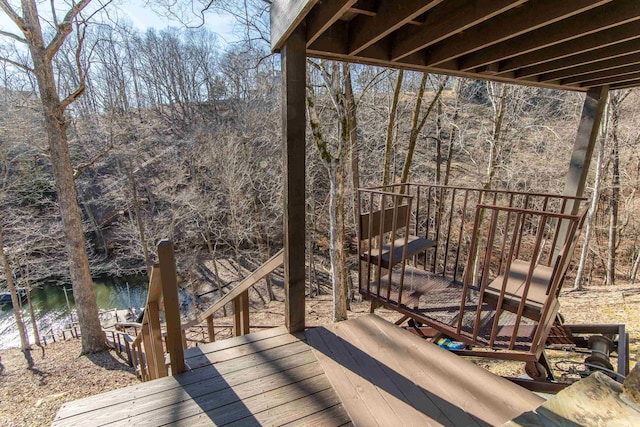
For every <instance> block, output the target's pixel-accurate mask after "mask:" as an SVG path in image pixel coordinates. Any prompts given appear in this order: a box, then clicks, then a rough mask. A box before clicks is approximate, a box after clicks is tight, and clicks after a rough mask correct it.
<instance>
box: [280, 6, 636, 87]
mask: <svg viewBox="0 0 640 427" xmlns="http://www.w3.org/2000/svg"><path fill="white" fill-rule="evenodd" d="M299 25H302V26H304V30H305V32H306V46H307V55H308V56H312V57H317V58H325V59H334V60H339V61H349V62H356V63H363V64H371V65H380V66H387V67H394V68H404V69H411V70H418V71H428V72H432V73H438V74H448V75H455V76H462V77H470V78H477V79H483V80H496V81H503V82H508V83H517V84H525V85H533V86H542V87H550V88H560V89H568V90H576V91H586V90H588V89H589V88H592V87H598V86H605V85H609V87H610V88H611V89H612V90H613V89H622V88H629V87H634V86H638V85H640V0H274V1H273V3H272V8H271V37H272V49H273V50H274V51H278V50H279V49H280V48H281V47H282V44H283V43H284V41H285V40H286V38H287V37H288V35H289V34H291V32H292V31H293V29H295V28H296V27H298V26H299Z"/></svg>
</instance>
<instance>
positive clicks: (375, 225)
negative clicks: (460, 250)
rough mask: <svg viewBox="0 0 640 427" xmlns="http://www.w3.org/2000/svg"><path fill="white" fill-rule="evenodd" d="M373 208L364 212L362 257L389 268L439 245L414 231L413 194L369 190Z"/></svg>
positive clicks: (360, 227)
mask: <svg viewBox="0 0 640 427" xmlns="http://www.w3.org/2000/svg"><path fill="white" fill-rule="evenodd" d="M368 196H369V198H370V199H369V200H368V203H366V204H367V205H368V206H369V207H370V210H369V211H368V212H366V213H363V214H361V215H360V224H359V228H358V238H359V251H360V260H361V261H363V262H365V263H367V264H368V265H371V266H378V267H380V268H383V269H385V270H389V269H391V268H393V266H394V265H397V264H398V263H400V262H402V261H406V260H407V259H411V258H412V257H413V256H415V255H417V254H419V253H421V252H424V251H426V250H427V249H428V248H430V247H433V246H434V245H435V243H436V242H435V241H433V240H429V239H426V238H424V237H418V236H416V235H413V234H412V233H411V204H412V201H413V197H411V196H406V195H402V194H397V193H385V192H376V191H370V192H368Z"/></svg>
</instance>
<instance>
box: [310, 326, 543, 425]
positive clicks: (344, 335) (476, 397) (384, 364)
mask: <svg viewBox="0 0 640 427" xmlns="http://www.w3.org/2000/svg"><path fill="white" fill-rule="evenodd" d="M306 335H307V340H308V342H309V345H311V346H312V347H313V348H314V349H315V352H316V354H317V356H318V360H320V364H321V365H322V367H323V368H324V370H325V372H326V374H327V376H328V377H329V380H330V381H331V384H332V385H333V387H334V388H335V390H336V392H337V393H338V396H340V399H341V401H342V403H343V404H344V406H345V409H346V410H347V412H348V413H349V416H350V417H351V420H352V421H353V423H354V424H355V425H360V426H374V425H380V426H409V425H415V426H440V425H444V426H487V425H502V424H503V423H505V422H507V421H509V420H511V419H512V418H514V417H517V416H519V415H520V414H523V413H526V412H529V411H533V410H534V409H535V408H537V407H538V406H539V405H540V404H542V403H543V402H544V401H543V400H542V399H541V398H540V397H538V396H536V395H534V394H533V393H531V392H529V391H528V390H525V389H524V388H522V387H519V386H517V385H515V384H513V383H511V382H509V381H507V380H505V379H504V378H500V377H497V376H495V375H493V374H491V373H489V372H488V371H486V370H484V369H482V368H480V367H478V366H476V365H474V364H473V363H471V362H469V361H467V360H464V359H462V358H461V357H459V356H456V355H455V354H453V353H450V352H448V351H446V350H443V349H441V348H439V347H438V346H436V345H434V344H430V343H427V342H425V341H424V340H422V339H421V338H419V337H417V336H416V335H414V334H412V333H409V332H407V331H405V330H403V329H401V328H399V327H397V326H395V325H393V324H392V323H389V322H387V321H385V320H383V319H381V318H379V317H378V316H375V315H368V316H365V317H360V318H358V319H354V320H350V321H348V322H341V323H336V324H333V325H330V326H328V327H326V328H324V327H323V328H315V329H311V330H308V331H307V332H306Z"/></svg>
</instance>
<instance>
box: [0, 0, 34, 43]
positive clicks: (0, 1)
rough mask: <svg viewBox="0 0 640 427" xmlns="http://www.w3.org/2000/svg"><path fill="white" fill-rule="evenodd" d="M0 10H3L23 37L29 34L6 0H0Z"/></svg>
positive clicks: (22, 21)
mask: <svg viewBox="0 0 640 427" xmlns="http://www.w3.org/2000/svg"><path fill="white" fill-rule="evenodd" d="M0 9H2V10H4V13H6V14H7V15H8V16H9V18H10V19H11V20H12V21H13V22H14V23H15V24H16V25H17V26H18V28H20V31H22V32H23V34H24V35H25V36H27V34H28V33H29V30H28V29H27V26H26V25H25V23H24V20H23V19H22V18H21V17H20V16H19V15H18V14H17V13H16V11H15V10H13V8H12V7H11V5H10V4H9V2H8V1H7V0H0Z"/></svg>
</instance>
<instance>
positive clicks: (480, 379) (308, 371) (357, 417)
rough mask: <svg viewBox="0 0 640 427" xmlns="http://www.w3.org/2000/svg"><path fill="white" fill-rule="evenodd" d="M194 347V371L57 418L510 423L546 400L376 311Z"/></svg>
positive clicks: (78, 422) (190, 363)
mask: <svg viewBox="0 0 640 427" xmlns="http://www.w3.org/2000/svg"><path fill="white" fill-rule="evenodd" d="M305 335H306V336H303V335H291V334H288V333H286V331H285V329H284V328H276V329H271V330H267V331H261V332H258V333H254V334H250V335H246V336H243V337H238V338H232V339H229V340H225V341H221V342H216V343H211V344H207V345H203V346H200V347H198V348H194V349H190V350H187V351H186V352H185V356H186V364H187V367H188V369H189V372H187V373H184V374H180V375H176V376H174V377H167V378H161V379H158V380H154V381H149V382H146V383H142V384H139V385H135V386H131V387H127V388H124V389H120V390H114V391H111V392H108V393H104V394H101V395H97V396H92V397H88V398H85V399H81V400H77V401H74V402H70V403H66V404H65V405H63V406H62V408H61V409H60V411H59V412H58V415H57V416H56V419H55V421H54V423H53V425H54V426H83V425H86V426H98V425H125V424H126V425H136V426H143V425H153V426H160V425H189V426H191V425H228V424H232V425H318V426H340V425H351V424H355V425H361V426H375V425H380V426H387V425H389V426H393V425H397V426H405V425H421V426H426V425H449V426H456V425H465V426H467V425H468V426H485V425H500V424H502V423H504V422H506V421H508V420H510V419H512V418H514V417H517V416H519V415H520V414H523V413H525V412H527V411H531V410H533V409H534V408H536V407H537V406H539V405H540V404H541V403H542V400H541V399H540V398H539V397H537V396H535V395H534V394H532V393H530V392H529V391H527V390H524V389H522V388H520V387H518V386H516V385H514V384H512V383H510V382H508V381H506V380H504V379H502V378H499V377H496V376H494V375H492V374H490V373H488V372H487V371H485V370H483V369H482V368H479V367H477V366H475V365H473V364H471V363H469V362H467V361H465V360H463V359H462V358H460V357H458V356H456V355H454V354H451V353H449V352H447V351H445V350H442V349H440V348H438V347H437V346H435V345H432V344H428V343H425V342H424V341H422V340H421V339H420V338H418V337H416V336H415V335H413V334H411V333H409V332H407V331H404V330H402V329H401V328H399V327H397V326H395V325H393V324H391V323H389V322H386V321H384V320H382V319H380V318H379V317H377V316H375V315H369V316H365V317H361V318H359V319H355V320H351V321H348V322H342V323H339V324H334V325H331V326H328V327H319V328H313V329H308V330H307V331H306V333H305Z"/></svg>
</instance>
